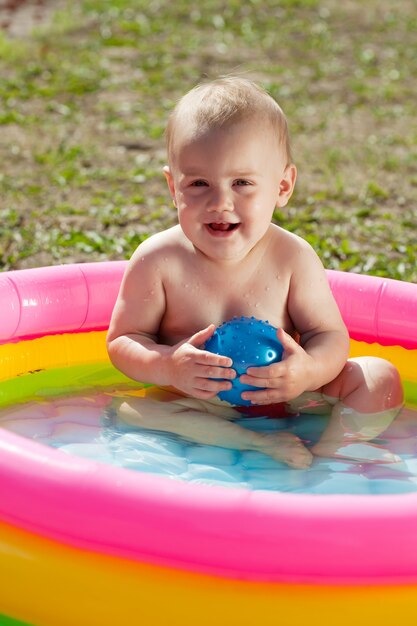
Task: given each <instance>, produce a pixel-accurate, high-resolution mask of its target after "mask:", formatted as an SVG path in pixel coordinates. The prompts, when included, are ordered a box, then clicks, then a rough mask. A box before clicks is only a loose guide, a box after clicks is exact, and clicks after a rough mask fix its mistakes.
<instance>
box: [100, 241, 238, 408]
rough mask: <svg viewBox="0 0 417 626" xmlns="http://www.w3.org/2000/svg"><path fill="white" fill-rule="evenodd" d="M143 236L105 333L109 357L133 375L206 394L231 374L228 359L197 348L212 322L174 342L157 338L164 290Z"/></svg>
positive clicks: (153, 254) (222, 385)
mask: <svg viewBox="0 0 417 626" xmlns="http://www.w3.org/2000/svg"><path fill="white" fill-rule="evenodd" d="M148 242H149V240H148V241H147V242H145V244H147V245H144V244H142V245H141V246H140V247H139V248H138V250H137V251H136V253H135V254H134V255H133V257H132V259H131V261H130V263H129V265H128V268H127V270H126V273H125V276H124V278H123V281H122V285H121V288H120V293H119V296H118V298H117V301H116V305H115V308H114V311H113V315H112V319H111V322H110V326H109V331H108V335H107V348H108V352H109V356H110V359H111V361H112V363H113V364H114V365H115V366H116V367H117V368H118V369H119V370H120V371H122V372H123V373H124V374H126V375H127V376H129V377H130V378H133V379H134V380H137V381H141V382H148V383H154V384H156V385H161V386H173V387H175V388H177V389H178V390H180V391H182V392H183V393H185V394H187V395H191V396H194V397H196V398H201V399H204V398H212V397H214V396H215V395H216V394H218V393H219V391H223V390H226V389H229V388H230V387H231V383H230V382H228V380H225V379H232V378H234V377H235V372H234V370H232V369H231V368H230V366H231V365H232V361H231V359H229V358H228V357H224V356H220V355H216V354H212V353H210V352H207V351H205V350H201V349H199V346H201V345H203V344H204V342H205V341H206V340H207V339H208V338H209V337H211V335H212V334H213V332H214V330H215V327H214V325H213V324H211V325H209V326H208V327H207V328H205V329H203V330H200V331H198V332H196V333H194V334H193V335H192V336H190V337H189V338H187V339H185V340H183V341H181V342H179V343H177V344H175V345H166V344H160V343H158V339H157V337H158V332H159V326H160V323H161V320H162V318H163V316H164V313H165V309H166V301H165V290H164V285H163V274H162V270H161V268H160V266H159V264H158V262H157V258H158V254H157V252H158V251H157V250H156V251H155V249H154V248H155V246H154V242H149V243H148ZM216 378H218V379H223V380H213V379H216Z"/></svg>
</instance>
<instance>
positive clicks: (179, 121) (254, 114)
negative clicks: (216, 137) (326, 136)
mask: <svg viewBox="0 0 417 626" xmlns="http://www.w3.org/2000/svg"><path fill="white" fill-rule="evenodd" d="M247 121H250V122H252V121H255V122H256V123H257V124H259V125H260V126H261V125H267V126H268V127H269V128H268V130H269V129H270V132H272V133H274V134H275V136H276V139H277V143H278V145H279V147H280V149H281V150H282V151H283V153H284V157H285V161H286V164H287V165H289V164H290V163H291V162H292V158H291V147H290V139H289V132H288V125H287V120H286V118H285V115H284V113H283V111H282V109H281V107H280V106H279V105H278V104H277V103H276V102H275V100H274V99H273V98H272V97H271V96H270V95H269V94H268V93H267V92H266V91H265V90H263V89H262V88H261V87H259V86H258V85H256V84H255V83H254V82H252V81H250V80H247V79H245V78H238V77H226V78H219V79H217V80H214V81H212V82H209V83H203V84H201V85H198V86H197V87H195V88H194V89H192V90H191V91H189V92H188V93H187V94H186V95H185V96H183V97H182V98H181V100H180V101H179V102H178V104H177V106H176V107H175V109H174V110H173V112H172V113H171V115H170V118H169V120H168V125H167V130H166V140H167V151H168V161H169V163H170V164H171V165H172V162H173V161H174V160H175V135H176V129H177V128H179V127H183V126H184V125H187V126H188V127H189V128H191V129H192V134H193V137H194V138H195V139H199V138H202V137H204V136H205V135H206V134H207V133H210V132H211V131H214V130H218V129H221V128H227V127H228V126H231V125H233V124H238V123H244V122H247Z"/></svg>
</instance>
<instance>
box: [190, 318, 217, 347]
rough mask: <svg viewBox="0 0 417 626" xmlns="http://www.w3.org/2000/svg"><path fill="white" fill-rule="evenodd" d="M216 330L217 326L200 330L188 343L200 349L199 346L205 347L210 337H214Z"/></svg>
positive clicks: (212, 325) (211, 325)
mask: <svg viewBox="0 0 417 626" xmlns="http://www.w3.org/2000/svg"><path fill="white" fill-rule="evenodd" d="M215 330H216V327H215V325H214V324H209V326H207V328H203V330H199V331H198V332H197V333H195V335H193V336H192V337H190V338H189V339H188V342H187V343H189V344H191V345H192V346H194V347H195V348H198V347H199V346H203V345H204V344H205V342H206V341H207V339H210V337H211V336H212V334H213V333H214V331H215Z"/></svg>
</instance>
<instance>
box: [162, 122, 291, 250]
mask: <svg viewBox="0 0 417 626" xmlns="http://www.w3.org/2000/svg"><path fill="white" fill-rule="evenodd" d="M173 152H174V154H173V159H172V165H171V168H170V170H166V176H167V180H168V184H169V187H170V191H171V195H172V197H173V199H174V203H175V206H176V207H177V209H178V218H179V222H180V225H181V227H182V229H183V231H184V233H185V235H186V236H187V237H188V239H189V240H190V241H191V242H192V243H193V244H194V246H195V247H196V248H197V249H198V250H200V252H202V253H203V254H204V255H206V256H208V257H209V258H212V259H215V260H219V261H221V260H222V261H239V260H242V259H243V258H244V257H245V256H246V255H247V254H248V252H249V251H250V250H251V249H252V248H253V247H254V246H255V245H256V244H257V243H258V241H260V240H261V239H262V237H263V236H264V235H265V233H266V231H267V230H268V227H269V225H270V222H271V218H272V213H273V211H274V208H275V206H276V205H279V206H284V205H285V204H286V203H287V201H288V198H289V196H290V195H291V192H292V187H291V189H290V193H289V195H288V193H286V192H287V191H288V190H287V185H286V183H285V177H286V176H287V177H288V172H287V170H288V168H286V155H285V154H284V151H283V149H282V148H281V147H280V146H279V144H278V140H277V138H276V137H275V135H274V133H273V131H272V129H271V128H270V127H267V126H266V125H265V124H262V123H259V121H256V120H248V121H244V122H243V121H242V122H238V123H234V124H233V125H231V126H229V127H227V128H221V129H216V130H212V131H209V132H207V133H206V134H204V135H199V136H196V133H195V130H194V129H193V127H192V126H191V124H190V125H188V127H187V125H185V127H184V126H183V127H182V128H181V129H177V130H176V132H175V138H174V145H173ZM294 171H295V169H294ZM294 178H295V175H294ZM283 181H284V182H283ZM293 182H294V181H293ZM292 184H293V183H292Z"/></svg>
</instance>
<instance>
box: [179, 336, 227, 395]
mask: <svg viewBox="0 0 417 626" xmlns="http://www.w3.org/2000/svg"><path fill="white" fill-rule="evenodd" d="M215 330H216V327H215V326H214V324H210V326H208V327H207V328H205V329H204V330H200V331H199V332H198V333H196V334H195V335H193V336H192V337H190V338H189V339H186V340H185V341H182V342H180V343H178V344H176V345H175V346H172V351H171V353H170V357H169V359H170V361H169V372H170V380H171V384H172V385H173V386H174V387H176V388H177V389H179V390H180V391H183V392H184V393H186V394H187V395H190V396H193V397H194V398H200V399H202V400H204V399H208V398H214V396H216V395H217V394H218V393H219V391H225V390H226V389H230V388H231V386H232V384H231V383H230V382H228V381H229V380H231V379H233V378H235V377H236V372H235V370H233V369H231V365H232V364H233V361H232V359H230V358H229V357H226V356H221V355H218V354H213V353H212V352H208V351H206V350H203V349H201V348H200V347H199V346H202V345H204V343H205V342H206V341H207V339H209V338H210V337H211V336H212V334H213V333H214V331H215ZM216 378H223V379H227V380H214V379H216Z"/></svg>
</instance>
